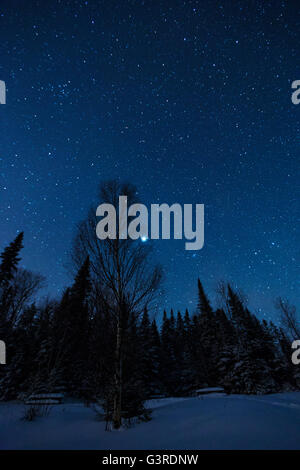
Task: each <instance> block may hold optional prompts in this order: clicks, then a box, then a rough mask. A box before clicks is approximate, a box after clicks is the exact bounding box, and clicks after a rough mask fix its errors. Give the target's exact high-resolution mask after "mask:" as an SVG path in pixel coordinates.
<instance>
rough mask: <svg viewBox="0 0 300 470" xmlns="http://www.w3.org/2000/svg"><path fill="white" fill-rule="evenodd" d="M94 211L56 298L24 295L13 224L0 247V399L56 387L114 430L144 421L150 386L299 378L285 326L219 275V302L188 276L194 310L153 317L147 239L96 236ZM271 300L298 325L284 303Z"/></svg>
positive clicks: (156, 279)
mask: <svg viewBox="0 0 300 470" xmlns="http://www.w3.org/2000/svg"><path fill="white" fill-rule="evenodd" d="M119 194H126V195H127V196H128V197H131V198H132V200H135V195H136V193H135V189H134V188H133V187H132V186H130V185H121V184H120V183H117V182H109V183H105V184H103V185H102V186H101V188H100V196H101V197H102V199H103V200H105V201H108V202H112V203H113V202H114V201H116V200H117V198H118V196H119ZM94 214H95V211H93V209H91V211H90V213H89V214H88V217H87V218H86V220H84V221H83V222H82V223H81V224H80V225H79V226H78V228H77V235H76V237H75V240H74V246H73V248H72V251H71V259H72V269H73V270H74V281H73V283H72V284H71V286H70V287H68V288H67V289H65V291H64V292H63V294H62V296H61V298H59V299H56V300H49V299H47V300H44V301H43V302H41V301H36V300H35V298H36V294H37V292H38V290H39V289H40V288H41V287H42V286H43V282H44V279H43V278H42V277H41V276H40V275H36V274H33V273H31V272H29V271H26V270H24V269H21V268H20V267H19V261H20V252H21V250H22V248H23V233H20V234H19V235H18V236H17V237H16V239H15V240H14V241H13V242H12V243H10V245H9V246H8V247H6V248H5V249H4V251H3V252H2V254H1V262H0V339H2V340H4V341H5V343H6V345H7V364H6V365H5V366H1V367H0V397H1V399H2V400H11V399H18V398H19V399H20V398H24V397H26V396H29V395H30V394H33V393H42V392H48V393H50V392H58V391H61V392H63V393H65V394H67V395H70V396H75V397H79V398H81V399H83V400H84V401H85V402H87V403H92V402H101V405H102V406H103V408H104V410H105V414H106V419H107V421H110V422H112V423H113V425H114V427H115V428H118V427H120V426H121V424H122V421H123V420H130V419H131V418H133V417H136V416H138V417H139V418H140V419H148V418H149V411H148V410H147V409H146V408H145V407H144V402H145V400H147V399H149V398H151V397H155V396H156V397H157V396H161V395H163V396H186V395H190V394H193V393H194V392H195V391H196V390H197V389H198V388H201V387H210V386H222V387H224V389H225V391H226V392H227V393H247V394H251V393H255V394H257V393H271V392H279V391H281V390H293V389H296V388H299V385H300V374H299V371H298V369H297V367H296V366H295V365H293V364H292V362H291V338H290V336H289V334H288V332H287V329H283V328H280V327H279V326H277V325H275V324H273V323H272V322H267V321H266V320H262V321H261V320H259V319H258V318H257V317H256V316H255V315H254V314H253V313H251V312H250V311H249V310H248V308H247V306H246V305H245V302H244V301H243V299H242V297H241V295H240V294H239V293H238V292H237V291H236V290H235V289H233V287H232V286H231V285H229V284H227V285H226V284H223V285H222V290H221V291H222V300H223V302H222V308H218V309H213V308H212V305H211V302H210V300H209V299H208V297H207V295H206V293H205V291H204V288H203V285H202V283H201V281H200V280H198V306H197V309H196V311H195V312H189V311H188V310H186V311H185V312H176V313H174V312H173V310H171V312H169V313H167V312H164V313H163V317H162V319H161V320H160V321H156V319H155V318H153V316H152V306H153V302H156V303H157V302H158V300H157V297H156V293H157V292H158V288H159V285H160V282H161V280H162V271H161V268H160V267H159V266H154V265H153V264H152V257H151V256H150V248H149V247H148V246H145V244H141V243H139V242H138V241H132V240H118V239H116V240H105V241H99V240H97V239H96V237H95V233H94V230H95V215H94ZM281 303H282V305H281V310H282V312H283V315H284V310H286V312H288V315H285V318H288V320H289V324H291V321H292V320H293V321H294V322H293V321H292V323H293V325H294V327H295V328H296V331H297V328H298V327H297V322H296V320H295V317H294V315H295V312H294V310H293V309H291V308H290V306H289V305H288V304H287V303H285V302H284V301H282V300H281ZM279 306H280V305H279ZM297 339H298V338H297Z"/></svg>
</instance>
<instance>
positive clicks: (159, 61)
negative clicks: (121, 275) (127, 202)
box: [0, 0, 300, 320]
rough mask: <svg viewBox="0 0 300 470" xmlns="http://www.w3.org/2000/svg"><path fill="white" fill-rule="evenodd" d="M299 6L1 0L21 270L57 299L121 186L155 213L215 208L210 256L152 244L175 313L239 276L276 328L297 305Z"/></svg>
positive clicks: (0, 113) (6, 185) (3, 167)
mask: <svg viewBox="0 0 300 470" xmlns="http://www.w3.org/2000/svg"><path fill="white" fill-rule="evenodd" d="M297 4H298V2H297V1H277V0H273V1H266V0H260V1H256V2H253V1H251V2H250V1H245V0H243V1H239V0H234V1H233V0H232V1H229V0H226V1H225V0H224V1H215V0H212V1H210V2H204V1H196V0H193V1H182V0H181V1H178V0H172V1H168V0H164V1H158V0H157V1H155V0H153V1H150V0H148V1H147V0H145V1H141V0H140V1H138V0H131V1H128V0H122V1H114V0H109V1H108V0H106V1H79V0H78V1H76V0H72V1H68V0H61V1H60V0H52V1H46V0H40V1H36V0H27V1H21V0H19V1H15V0H9V1H8V0H2V1H1V6H0V35H1V41H0V79H1V80H5V82H6V86H7V104H6V105H1V106H0V220H1V231H0V250H2V249H3V247H4V246H5V245H6V244H8V243H9V242H10V241H11V240H12V239H13V238H14V237H15V236H16V234H17V232H18V231H20V230H24V232H25V239H24V244H25V248H24V250H23V252H22V254H23V259H22V264H23V266H25V267H26V268H28V269H32V270H35V271H39V272H41V273H42V274H43V275H45V276H46V277H47V281H48V287H47V289H46V291H47V292H49V293H50V294H51V295H57V294H58V293H59V292H61V290H62V289H63V287H64V286H65V285H66V284H68V283H70V278H69V277H68V274H67V272H66V270H65V268H64V264H65V263H66V262H67V260H68V251H69V249H70V245H71V241H72V238H73V235H74V232H75V226H76V223H77V222H78V221H80V220H81V219H82V218H84V217H85V215H86V213H87V210H88V208H89V206H90V205H91V204H92V203H95V204H96V205H97V202H98V201H97V185H98V184H99V182H100V181H102V180H107V179H112V178H120V179H121V180H124V181H130V182H132V183H134V184H136V186H137V187H138V190H139V194H140V197H141V199H142V201H143V202H144V203H145V204H147V205H149V204H151V203H158V202H159V203H162V202H165V203H168V204H172V203H174V202H178V203H181V204H184V203H193V204H196V203H204V204H205V246H204V248H203V249H202V250H200V251H195V252H192V251H185V249H184V241H156V242H151V243H152V244H153V249H154V252H153V256H154V258H155V259H156V258H157V259H158V260H159V261H160V262H161V263H162V265H163V266H164V268H165V276H166V280H165V284H164V290H165V295H164V299H165V300H164V302H163V303H162V308H163V307H165V306H166V307H167V308H170V307H171V306H173V307H174V309H176V310H177V309H181V310H183V309H184V308H185V307H188V308H189V309H190V310H191V311H193V309H194V308H195V306H196V301H197V299H196V294H197V291H196V280H197V277H200V278H201V280H202V282H203V284H204V287H205V288H206V290H207V291H208V293H209V294H210V296H211V298H212V299H214V296H215V293H214V290H215V287H216V284H217V282H218V281H219V280H221V279H225V280H229V281H232V282H233V283H234V285H237V286H238V287H240V288H241V289H242V290H243V291H244V292H245V293H246V294H247V295H248V296H249V306H250V307H251V308H253V310H254V311H258V313H259V315H260V316H263V315H266V316H267V318H273V319H275V320H276V318H277V313H276V312H275V311H274V307H273V301H274V298H275V297H276V296H278V295H283V296H286V297H288V298H289V299H290V300H291V301H292V302H294V303H295V302H296V301H297V295H299V291H298V287H297V274H296V273H297V237H296V234H297V232H296V229H297V212H298V211H297V209H298V208H299V202H298V201H299V199H298V196H299V193H298V195H297V192H296V188H297V183H298V180H299V176H298V177H297V166H298V165H297V163H299V143H300V141H299V137H300V125H299V124H300V105H299V106H296V105H293V104H292V102H291V93H292V92H291V83H292V81H294V80H297V79H298V80H300V66H299V64H300V63H299V44H300V37H299V36H300V34H299V32H300V20H299V18H300V16H299V11H297ZM298 7H299V4H298ZM95 236H96V235H95ZM298 260H299V258H298ZM257 309H261V310H260V311H259V310H257Z"/></svg>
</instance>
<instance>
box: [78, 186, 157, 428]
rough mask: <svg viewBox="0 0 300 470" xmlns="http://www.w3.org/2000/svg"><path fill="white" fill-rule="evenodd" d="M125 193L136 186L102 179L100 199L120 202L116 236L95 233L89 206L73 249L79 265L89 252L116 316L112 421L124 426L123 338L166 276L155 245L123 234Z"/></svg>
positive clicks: (130, 195)
mask: <svg viewBox="0 0 300 470" xmlns="http://www.w3.org/2000/svg"><path fill="white" fill-rule="evenodd" d="M121 195H124V196H127V199H128V205H130V204H132V203H136V202H137V197H136V190H135V188H134V187H133V186H132V185H130V184H121V183H119V182H117V181H109V182H105V183H103V184H102V185H100V191H99V196H100V200H99V203H109V204H112V205H113V206H114V207H115V208H116V213H117V238H116V239H109V238H107V239H105V240H99V239H98V238H97V236H96V225H97V222H98V220H97V218H96V207H94V208H92V209H91V210H90V211H89V214H88V216H87V218H86V219H85V220H84V221H83V222H81V223H80V224H79V226H78V230H77V235H76V237H75V240H74V245H73V250H72V253H71V256H72V260H73V263H74V265H75V267H76V268H78V267H79V266H80V265H81V264H82V262H83V260H84V259H85V258H86V256H89V259H90V265H91V270H92V276H93V282H94V283H96V286H97V288H96V291H95V292H96V295H97V296H98V299H99V301H100V302H101V308H106V309H107V311H109V314H110V315H111V316H112V317H113V318H114V320H115V322H116V349H115V371H114V377H115V378H114V385H115V389H114V400H113V401H114V405H113V424H114V427H115V428H119V427H120V426H121V422H122V420H121V412H122V387H123V383H122V364H123V341H124V335H125V334H126V329H127V328H128V326H129V324H128V322H129V321H130V318H133V317H134V316H135V317H136V316H137V315H140V314H141V313H142V312H143V311H144V309H145V308H146V307H147V308H148V309H149V308H151V305H153V301H154V299H155V295H156V293H157V290H158V287H159V285H160V282H161V279H162V271H161V268H160V267H159V266H153V265H152V263H151V259H150V253H151V249H150V247H149V246H146V244H145V243H141V242H140V240H131V239H125V240H123V239H120V238H119V237H118V233H119V224H118V221H119V220H121V219H122V214H119V210H118V207H119V206H118V205H119V196H121Z"/></svg>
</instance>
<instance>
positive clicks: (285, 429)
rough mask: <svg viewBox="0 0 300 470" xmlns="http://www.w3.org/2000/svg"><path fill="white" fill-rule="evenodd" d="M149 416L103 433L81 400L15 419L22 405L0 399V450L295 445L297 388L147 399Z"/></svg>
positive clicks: (299, 431) (299, 420) (298, 437)
mask: <svg viewBox="0 0 300 470" xmlns="http://www.w3.org/2000/svg"><path fill="white" fill-rule="evenodd" d="M148 406H150V407H151V408H152V409H153V414H152V421H150V422H148V423H141V424H138V425H135V426H134V427H132V428H130V429H122V430H119V431H112V432H106V431H105V430H104V423H103V422H101V421H97V419H96V415H95V412H94V411H93V410H92V409H91V408H87V407H85V406H84V405H83V404H81V403H69V404H63V405H56V406H54V407H53V408H52V411H51V413H50V415H49V416H48V417H46V418H38V419H37V420H36V421H34V422H25V421H21V420H20V416H21V415H22V414H23V412H24V406H23V405H19V404H3V403H2V404H0V449H130V450H131V449H132V450H133V449H149V450H150V449H169V450H171V449H172V450H173V449H199V450H200V449H300V392H297V393H284V394H274V395H267V396H243V395H232V396H212V395H207V396H201V397H195V398H169V399H158V400H152V401H151V402H149V403H148Z"/></svg>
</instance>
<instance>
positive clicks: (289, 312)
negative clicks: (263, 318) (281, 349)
mask: <svg viewBox="0 0 300 470" xmlns="http://www.w3.org/2000/svg"><path fill="white" fill-rule="evenodd" d="M275 307H276V308H277V310H279V312H280V320H281V323H282V326H283V328H284V329H285V330H286V332H287V333H288V335H289V336H291V337H292V338H293V339H300V325H299V320H298V317H297V311H296V307H295V305H292V304H290V302H289V301H288V300H287V299H284V298H282V297H278V298H277V299H276V301H275Z"/></svg>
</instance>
